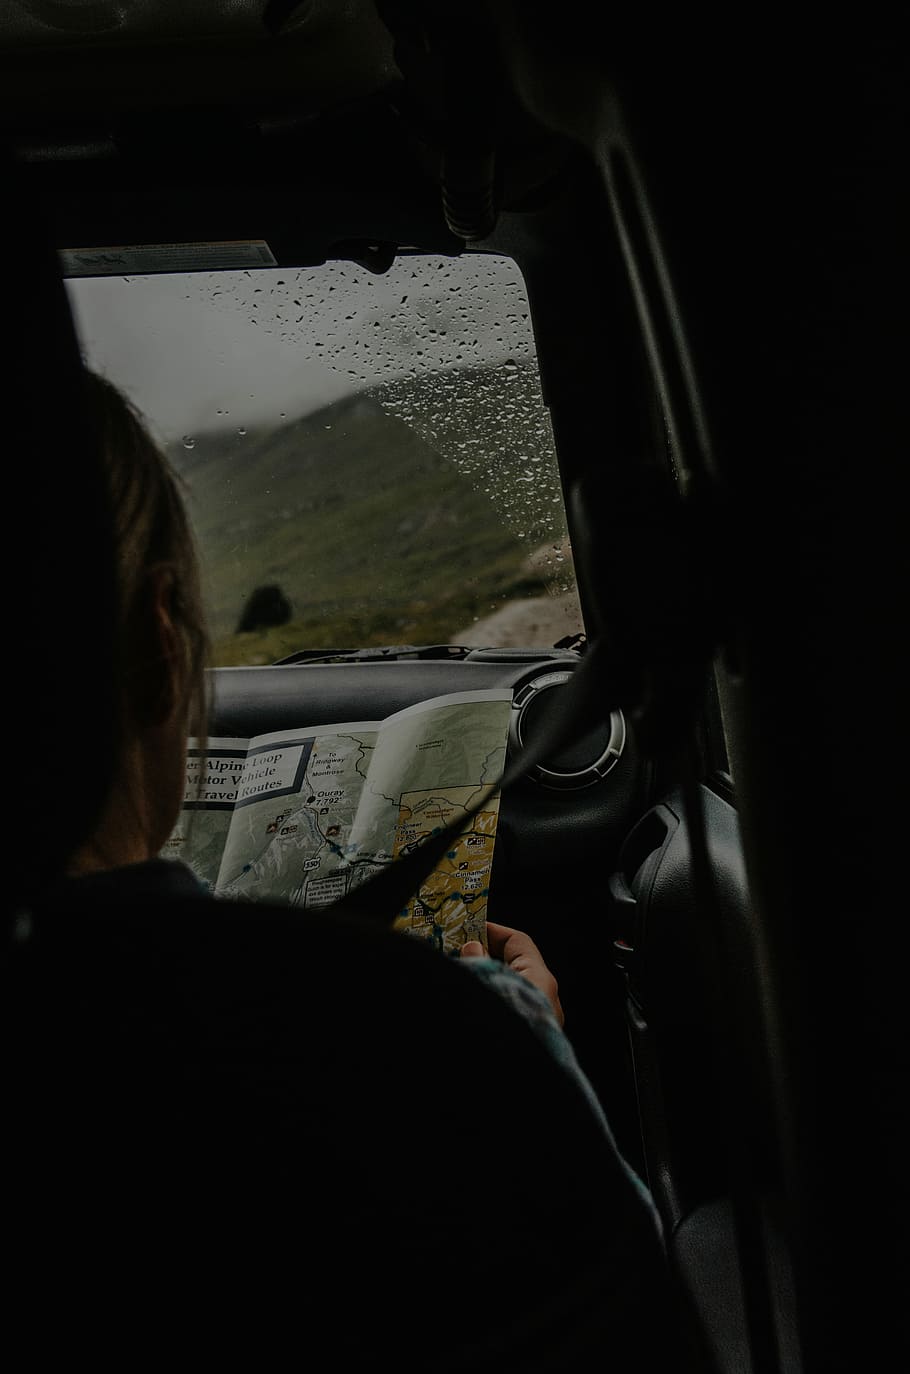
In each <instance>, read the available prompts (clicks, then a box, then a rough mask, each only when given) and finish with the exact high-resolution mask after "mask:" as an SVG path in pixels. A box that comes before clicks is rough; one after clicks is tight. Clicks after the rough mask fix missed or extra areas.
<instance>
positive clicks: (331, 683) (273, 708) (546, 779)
mask: <svg viewBox="0 0 910 1374" xmlns="http://www.w3.org/2000/svg"><path fill="white" fill-rule="evenodd" d="M579 663H580V658H579V655H578V654H577V653H575V652H573V651H565V652H563V651H560V650H553V651H545V650H541V651H530V650H529V651H527V652H523V651H520V650H507V649H486V650H484V649H477V650H472V651H471V652H470V653H469V654H468V656H467V657H466V658H465V659H462V660H454V661H433V660H417V661H415V660H401V661H378V662H377V661H364V662H360V661H355V662H349V663H302V664H279V665H270V666H252V667H234V668H214V669H212V670H211V679H212V684H211V685H212V692H211V707H210V724H209V733H210V735H212V736H219V735H223V736H230V735H239V736H250V735H254V734H263V733H267V732H270V731H277V730H283V729H290V728H293V729H299V728H301V727H308V726H322V725H328V724H331V723H332V722H337V721H344V720H377V721H378V720H382V719H384V718H385V717H387V716H389V715H392V714H393V713H394V712H396V711H400V710H402V709H404V708H405V707H408V706H413V705H416V704H417V703H419V702H423V701H428V700H430V699H431V698H434V697H438V696H445V695H448V694H450V693H456V692H465V691H476V690H481V689H488V688H499V689H502V688H506V689H508V690H510V691H511V693H512V716H511V723H510V730H509V744H508V748H507V766H508V764H509V763H511V762H512V760H513V759H514V758H516V757H517V756H518V755H519V754H520V751H521V750H522V748H523V747H525V746H527V745H528V744H530V743H531V742H532V740H535V739H536V738H537V736H538V734H539V732H541V731H545V730H546V729H547V726H548V721H549V720H550V719H552V718H553V716H554V715H555V714H558V712H559V709H560V705H561V697H562V689H563V687H564V686H565V684H566V683H567V682H568V681H569V679H570V677H571V675H572V674H573V673H574V672H575V671H576V669H577V667H578V665H579ZM647 783H648V768H647V765H646V761H645V760H644V759H643V758H642V756H641V754H640V751H639V749H638V747H637V744H636V740H635V738H634V735H633V732H632V731H631V729H630V727H629V724H628V722H627V721H626V720H625V719H624V717H623V715H622V713H621V712H618V711H617V712H614V713H613V714H612V715H611V717H610V719H609V721H605V722H603V723H602V724H601V725H600V726H598V727H597V728H596V729H594V730H591V731H588V732H587V733H585V734H583V736H582V737H581V738H580V739H578V740H576V741H575V742H574V743H572V744H571V745H569V746H566V747H563V748H561V749H558V750H556V751H555V752H554V753H553V754H552V755H549V756H546V757H545V758H544V760H543V761H542V763H540V764H538V765H536V766H534V767H532V768H530V769H529V770H528V772H527V773H526V774H525V775H523V776H521V777H519V779H518V780H517V781H516V782H515V783H514V784H513V785H512V786H510V787H507V788H506V790H505V791H504V793H503V796H502V800H501V805H500V815H499V825H498V830H497V840H496V849H495V853H494V861H493V877H492V883H491V894H490V906H491V916H493V917H494V918H495V909H494V908H495V906H496V905H497V903H499V904H502V902H503V901H504V900H507V901H508V903H509V905H510V906H511V905H514V903H515V901H516V900H517V899H518V897H519V896H520V895H521V894H522V893H523V892H524V891H525V890H527V889H534V888H539V885H540V884H541V882H548V881H550V880H551V879H552V880H554V881H555V880H556V878H557V875H559V874H562V875H563V876H564V877H565V878H568V877H569V875H570V874H575V873H578V872H579V871H580V868H582V867H583V866H584V865H585V864H586V863H589V862H590V861H591V860H592V859H593V858H594V857H595V856H601V857H603V855H604V854H605V852H609V851H610V850H612V849H613V847H614V846H615V852H617V853H618V850H619V847H620V845H621V843H622V840H623V838H624V837H625V835H626V834H627V832H628V830H629V828H630V826H631V824H633V823H634V821H635V819H637V816H638V814H639V813H640V811H641V809H642V807H643V806H644V805H645V798H646V795H647Z"/></svg>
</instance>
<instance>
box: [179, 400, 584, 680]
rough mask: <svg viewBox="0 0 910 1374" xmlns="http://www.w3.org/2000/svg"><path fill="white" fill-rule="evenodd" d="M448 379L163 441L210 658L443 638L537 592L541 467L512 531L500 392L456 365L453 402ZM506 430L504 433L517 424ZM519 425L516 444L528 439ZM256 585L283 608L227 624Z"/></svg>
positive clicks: (540, 583)
mask: <svg viewBox="0 0 910 1374" xmlns="http://www.w3.org/2000/svg"><path fill="white" fill-rule="evenodd" d="M452 385H453V384H452V382H451V380H449V379H447V380H446V381H445V382H444V384H443V385H442V386H441V385H440V380H439V379H438V378H432V377H425V378H421V379H419V380H418V381H416V382H412V381H410V380H408V381H406V382H404V383H402V382H397V383H392V384H389V385H387V386H386V387H384V388H381V389H379V388H377V389H376V390H374V391H372V392H362V393H360V394H359V395H355V396H352V397H350V398H348V399H346V400H344V401H341V402H338V403H336V404H334V405H332V406H330V407H326V408H325V409H323V410H319V411H316V412H314V413H311V414H309V415H306V416H303V417H301V418H298V419H295V420H291V421H287V422H285V423H283V424H282V425H280V426H277V427H275V428H272V429H259V430H254V429H250V430H249V431H248V432H241V431H237V430H231V431H220V432H218V431H214V432H208V433H201V434H198V435H196V436H195V440H194V445H193V447H192V449H191V450H187V449H185V448H184V447H183V445H181V444H177V445H175V446H174V447H173V449H172V452H171V456H172V458H173V460H174V462H175V465H176V466H177V467H178V469H179V470H180V471H181V473H182V474H183V475H184V477H185V479H186V481H187V484H188V487H189V493H190V508H191V511H192V514H193V519H194V523H195V526H196V530H197V535H198V539H199V543H200V546H201V550H202V554H203V562H204V566H205V570H206V595H207V599H208V605H209V614H210V620H211V624H212V628H213V634H214V638H215V641H216V645H217V654H216V661H218V662H221V663H230V662H252V661H273V660H274V659H275V658H278V657H281V656H283V655H284V654H287V653H290V652H293V651H294V650H295V649H302V648H321V647H354V646H359V645H368V644H389V643H401V642H435V641H437V640H446V639H449V638H451V637H452V635H453V634H454V633H455V631H456V630H457V629H459V628H460V627H462V626H464V625H467V624H470V623H471V622H472V621H473V620H474V619H475V618H476V617H481V616H484V615H488V614H489V613H490V612H491V611H493V610H495V609H497V608H498V607H499V606H500V605H502V604H503V602H504V601H506V600H507V599H509V598H510V597H527V596H533V595H538V594H540V593H542V592H543V591H544V588H545V583H546V578H545V577H544V576H542V575H541V573H540V572H539V571H532V572H529V571H528V570H527V568H528V564H527V554H528V552H529V548H530V546H531V544H532V543H537V544H539V543H540V542H541V541H543V540H546V539H549V538H551V537H553V535H554V532H555V537H557V538H558V537H559V536H560V535H561V533H562V526H561V524H560V522H561V518H562V512H561V507H560V508H559V510H558V512H556V511H554V509H553V487H552V479H548V478H547V474H546V473H545V472H544V471H543V468H542V465H541V464H540V460H539V458H538V459H535V460H534V461H535V462H536V463H537V465H538V466H537V467H535V469H534V476H535V478H538V474H539V480H537V482H536V483H535V490H536V491H538V493H539V495H540V500H538V501H536V502H532V503H531V504H530V505H529V504H528V496H529V495H530V493H529V492H528V493H525V494H524V502H525V507H526V509H524V510H523V511H522V515H523V517H524V519H523V524H524V528H521V529H517V528H516V517H515V496H514V491H515V487H514V483H511V482H509V481H508V480H505V481H504V480H501V474H500V479H499V480H497V477H496V463H497V462H498V463H499V464H500V467H501V465H502V461H503V459H502V454H501V453H500V452H499V451H500V450H503V449H504V447H508V443H509V435H508V433H507V425H506V424H504V423H503V414H504V406H503V403H502V399H501V397H498V393H497V392H496V387H495V386H494V387H493V389H492V390H491V383H490V382H489V380H488V379H478V378H477V377H476V376H475V377H473V378H471V377H467V376H466V375H465V374H460V376H459V379H458V380H457V381H456V383H455V385H456V387H457V389H458V390H459V392H460V394H461V396H462V398H463V400H464V399H465V398H466V399H467V401H468V402H469V404H468V405H467V407H465V405H464V404H463V405H462V407H461V412H460V413H459V410H458V408H457V407H455V406H453V405H452V396H451V388H452ZM497 401H498V403H497ZM491 403H496V404H495V405H494V410H495V418H494V419H493V422H492V432H489V433H485V431H490V430H491V417H490V415H489V413H488V412H489V411H490V409H491ZM393 412H394V413H393ZM437 412H438V414H437ZM453 415H454V416H455V417H457V418H455V419H453V418H452V416H453ZM402 416H404V417H406V418H400V417H402ZM485 417H486V418H485ZM512 429H513V434H512V438H513V439H514V438H516V433H515V432H514V431H516V425H515V422H514V420H513V424H512ZM517 437H518V438H519V439H520V440H522V441H523V447H524V448H525V449H527V447H528V444H527V435H525V434H519V435H517ZM481 450H483V452H484V453H486V454H487V455H488V456H487V458H486V459H482V458H481V456H480V451H481ZM456 460H457V461H456ZM528 461H530V460H528ZM491 473H492V474H493V476H491ZM518 480H519V481H521V480H522V479H521V476H520V475H519V478H518ZM483 486H486V487H487V490H484V489H483ZM544 488H545V490H544ZM517 490H519V491H520V490H521V487H518V488H517ZM556 490H557V491H558V487H557V488H556ZM534 505H536V506H537V507H538V509H536V510H534V509H532V507H533V506H534ZM556 515H558V520H557V519H555V518H554V517H555V516H556ZM528 517H530V519H529V518H528ZM268 584H274V585H277V586H279V587H280V588H281V590H282V592H283V593H284V596H285V597H286V598H287V599H288V601H289V602H290V604H291V608H292V611H291V620H290V621H289V623H287V624H286V625H283V626H280V627H276V628H274V629H271V630H268V631H266V632H259V633H254V634H245V635H237V634H235V630H236V626H237V622H238V620H239V617H240V615H241V612H242V610H243V607H244V605H245V603H246V600H247V598H248V597H249V595H250V594H251V592H253V591H254V589H255V588H256V587H259V586H263V585H268Z"/></svg>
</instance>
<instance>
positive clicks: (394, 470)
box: [68, 254, 582, 665]
mask: <svg viewBox="0 0 910 1374" xmlns="http://www.w3.org/2000/svg"><path fill="white" fill-rule="evenodd" d="M68 289H69V293H70V299H71V301H72V303H73V306H74V310H75V316H76V322H77V328H78V331H79V335H80V339H81V343H82V348H83V352H84V355H85V357H86V360H87V362H88V363H89V364H90V365H91V366H92V367H94V368H96V369H97V370H98V371H100V372H102V373H103V374H104V375H106V376H108V377H109V378H110V379H111V380H112V381H113V382H115V383H116V384H117V385H118V386H120V387H121V388H122V389H123V390H124V391H125V392H126V393H127V395H129V396H130V398H131V399H132V400H133V401H134V402H135V404H136V405H137V406H138V407H139V409H140V410H141V411H142V412H143V414H144V415H145V416H146V418H147V420H148V421H149V423H150V426H151V428H152V430H153V431H154V433H155V434H156V436H157V437H158V439H159V441H160V442H161V443H162V444H163V445H164V446H165V447H166V449H167V451H168V452H169V454H170V455H171V457H172V459H173V461H174V463H175V465H176V467H177V468H178V469H179V471H180V472H181V474H182V475H183V477H184V478H185V481H186V484H187V488H188V494H189V505H190V510H191V513H192V517H193V520H194V524H195V528H196V532H197V536H198V541H199V545H200V550H201V553H202V558H203V570H204V581H205V590H206V598H207V604H208V610H209V617H210V625H211V629H212V637H213V641H214V649H215V654H214V657H215V662H216V663H218V664H222V665H229V664H261V663H272V662H276V661H278V660H280V659H282V658H285V657H287V656H288V655H290V654H293V653H295V652H299V651H301V650H316V649H325V650H331V649H351V648H362V647H370V646H380V645H395V646H400V645H404V644H411V645H426V644H443V643H446V644H460V645H468V646H481V645H483V646H498V647H501V646H522V647H525V646H527V647H550V646H552V645H554V644H557V643H559V642H561V641H563V640H567V639H570V638H571V637H573V636H575V635H577V634H578V633H579V632H580V631H581V629H582V621H581V615H580V611H579V606H578V599H577V595H576V591H575V581H574V576H573V572H572V558H571V549H570V546H569V540H568V535H567V530H566V520H565V510H564V504H563V496H562V490H561V486H560V481H559V474H558V469H557V464H556V457H555V452H554V448H553V438H552V432H551V429H550V423H549V417H548V415H547V411H546V409H545V407H544V405H543V402H542V399H541V392H540V383H539V378H538V373H537V364H536V357H535V351H534V340H533V333H532V328H531V322H530V315H529V308H528V301H527V296H526V293H525V288H524V284H523V281H522V278H521V275H520V273H519V271H518V269H517V267H516V266H515V264H514V263H513V262H512V261H511V260H510V259H508V258H505V257H499V256H492V255H489V254H465V255H463V256H461V257H458V258H428V257H424V256H417V255H413V256H409V255H402V256H400V257H399V258H398V259H397V260H396V262H395V263H394V264H393V266H392V267H391V268H390V269H389V270H388V271H387V272H385V273H383V274H376V273H373V272H371V271H369V270H368V269H367V268H365V267H361V266H358V265H356V264H353V263H350V262H330V263H326V264H325V265H323V266H319V267H312V268H305V269H304V268H301V269H293V270H286V269H277V268H268V269H256V270H252V271H235V272H218V273H204V272H193V273H185V274H173V273H168V274H160V275H152V276H142V277H128V278H123V277H116V278H114V277H92V278H85V279H70V280H69V281H68Z"/></svg>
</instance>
